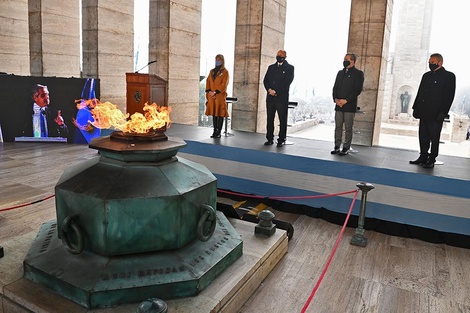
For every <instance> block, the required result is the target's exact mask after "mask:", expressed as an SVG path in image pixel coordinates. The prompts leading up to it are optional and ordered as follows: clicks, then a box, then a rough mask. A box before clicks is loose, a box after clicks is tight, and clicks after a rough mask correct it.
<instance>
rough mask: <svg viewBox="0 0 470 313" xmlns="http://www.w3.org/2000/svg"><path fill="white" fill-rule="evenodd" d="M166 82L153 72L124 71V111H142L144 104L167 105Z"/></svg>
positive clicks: (131, 112) (130, 112)
mask: <svg viewBox="0 0 470 313" xmlns="http://www.w3.org/2000/svg"><path fill="white" fill-rule="evenodd" d="M167 90H168V87H167V82H166V81H165V80H164V79H163V78H161V77H159V76H157V75H153V74H140V73H126V99H127V100H126V111H127V113H129V114H130V115H132V114H133V113H135V112H140V113H144V111H143V108H144V104H145V103H148V104H152V103H154V102H155V103H156V104H158V105H160V106H167V105H168V103H167V101H168V100H167V99H168V95H167Z"/></svg>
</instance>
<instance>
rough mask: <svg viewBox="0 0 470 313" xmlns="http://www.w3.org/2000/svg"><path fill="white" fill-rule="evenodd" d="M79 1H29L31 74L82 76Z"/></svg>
mask: <svg viewBox="0 0 470 313" xmlns="http://www.w3.org/2000/svg"><path fill="white" fill-rule="evenodd" d="M79 10H80V7H79V0H71V1H60V0H41V1H29V49H30V67H31V75H35V76H58V77H80V31H81V30H80V20H79V16H80V15H79Z"/></svg>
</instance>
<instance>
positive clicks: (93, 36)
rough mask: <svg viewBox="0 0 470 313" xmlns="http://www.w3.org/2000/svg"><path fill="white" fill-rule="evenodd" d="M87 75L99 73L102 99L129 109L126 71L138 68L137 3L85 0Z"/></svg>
mask: <svg viewBox="0 0 470 313" xmlns="http://www.w3.org/2000/svg"><path fill="white" fill-rule="evenodd" d="M82 14H83V76H84V77H98V78H99V79H100V87H101V97H100V98H101V101H103V102H104V101H109V102H111V103H113V104H115V105H117V106H118V108H119V109H121V111H123V112H125V111H126V73H127V72H133V71H134V66H133V64H134V6H133V4H132V2H131V3H129V2H128V1H125V0H100V1H97V0H82Z"/></svg>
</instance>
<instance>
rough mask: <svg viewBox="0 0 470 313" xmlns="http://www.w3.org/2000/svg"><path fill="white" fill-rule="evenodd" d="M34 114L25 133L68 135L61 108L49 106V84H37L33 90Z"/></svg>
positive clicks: (45, 135) (33, 134) (46, 135)
mask: <svg viewBox="0 0 470 313" xmlns="http://www.w3.org/2000/svg"><path fill="white" fill-rule="evenodd" d="M31 96H32V98H33V100H34V104H33V111H32V113H33V116H32V119H31V123H30V124H29V125H28V127H27V129H28V130H27V131H25V135H29V136H31V137H64V138H66V137H67V135H68V128H67V125H66V124H65V122H64V118H63V117H62V115H61V111H60V110H56V109H54V108H52V107H50V106H49V104H50V99H49V90H48V89H47V86H43V85H40V84H36V85H35V86H34V87H33V90H32V95H31Z"/></svg>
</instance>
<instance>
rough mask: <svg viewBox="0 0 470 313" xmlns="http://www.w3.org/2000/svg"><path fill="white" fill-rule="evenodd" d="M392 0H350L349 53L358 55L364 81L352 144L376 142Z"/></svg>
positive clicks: (375, 143)
mask: <svg viewBox="0 0 470 313" xmlns="http://www.w3.org/2000/svg"><path fill="white" fill-rule="evenodd" d="M392 8H393V0H352V1H351V17H350V25H349V39H348V52H352V53H355V54H356V55H357V57H358V59H357V63H356V67H357V68H359V69H361V70H363V71H364V76H365V81H364V89H363V91H362V94H361V95H360V96H359V100H358V106H359V107H360V108H361V112H364V113H365V114H356V118H355V121H354V136H353V144H358V145H365V146H370V145H377V144H378V141H379V135H380V120H381V114H380V112H381V111H382V102H383V93H384V82H385V76H386V66H387V56H388V49H389V48H388V47H389V41H390V27H391V19H392V18H391V13H392Z"/></svg>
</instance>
